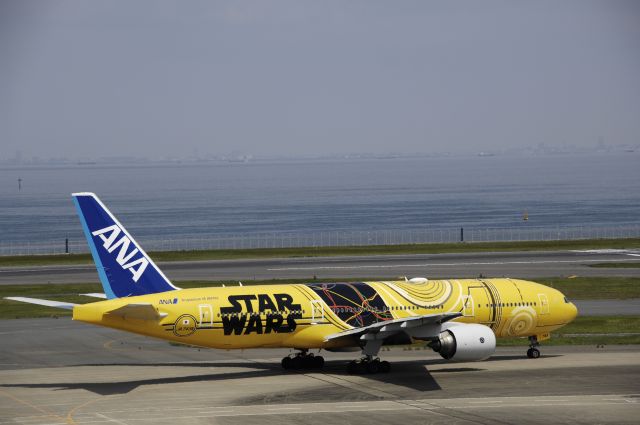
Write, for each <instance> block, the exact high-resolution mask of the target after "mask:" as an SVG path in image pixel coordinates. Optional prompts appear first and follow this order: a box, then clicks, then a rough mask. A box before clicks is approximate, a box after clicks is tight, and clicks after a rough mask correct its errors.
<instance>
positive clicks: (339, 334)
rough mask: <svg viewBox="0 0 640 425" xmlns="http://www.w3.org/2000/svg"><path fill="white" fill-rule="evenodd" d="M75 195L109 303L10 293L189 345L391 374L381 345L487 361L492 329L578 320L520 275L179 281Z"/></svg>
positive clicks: (565, 304)
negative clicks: (348, 355)
mask: <svg viewBox="0 0 640 425" xmlns="http://www.w3.org/2000/svg"><path fill="white" fill-rule="evenodd" d="M72 196H73V200H74V202H75V205H76V208H77V210H78V215H79V216H80V221H81V223H82V228H83V230H84V233H85V235H86V237H87V242H88V244H89V248H90V249H91V254H92V256H93V259H94V261H95V263H96V268H97V270H98V276H99V278H100V281H101V283H102V286H103V288H104V294H94V296H98V297H101V298H105V299H104V300H101V301H98V302H92V303H88V304H71V303H64V302H58V301H48V300H41V299H35V298H25V297H9V299H12V300H16V301H23V302H30V303H35V304H42V305H47V306H51V307H59V308H66V309H72V310H73V319H74V320H79V321H82V322H87V323H91V324H94V325H100V326H106V327H110V328H114V329H119V330H123V331H128V332H134V333H137V334H141V335H146V336H150V337H155V338H161V339H165V340H169V341H174V342H178V343H183V344H189V345H194V346H200V347H212V348H223V349H234V348H255V347H286V348H291V349H294V350H295V352H294V353H292V354H290V355H289V356H287V357H285V358H283V359H282V366H283V367H284V368H285V369H300V368H321V367H322V366H323V364H324V359H323V357H322V356H320V355H318V354H313V353H311V352H310V350H313V351H315V350H316V349H318V350H321V349H323V350H328V351H347V350H356V351H359V350H361V351H362V358H360V359H358V360H353V361H351V362H350V363H349V364H348V369H349V371H350V372H353V373H357V372H365V371H366V372H369V373H376V372H388V371H389V369H390V364H389V363H388V362H387V361H381V360H380V359H379V358H378V353H379V351H380V348H381V347H382V346H383V345H397V344H409V343H412V342H415V341H424V342H425V343H426V344H428V346H429V347H431V348H432V349H433V350H434V351H436V352H438V353H439V354H440V355H441V356H442V357H443V358H445V359H450V360H459V361H472V360H482V359H485V358H487V357H489V356H491V355H492V354H493V353H494V351H495V348H496V337H528V338H529V342H530V348H529V350H528V351H527V355H528V357H530V358H537V357H539V356H540V351H539V350H538V348H537V346H538V345H539V341H541V340H544V339H547V338H549V336H550V332H552V331H554V330H556V329H558V328H560V327H562V326H564V325H566V324H567V323H569V322H571V321H572V320H573V319H574V318H575V317H576V314H577V309H576V307H575V305H574V304H573V303H571V302H569V301H568V300H567V298H566V297H565V296H564V295H563V294H562V293H561V292H559V291H557V290H555V289H553V288H550V287H547V286H544V285H540V284H538V283H534V282H529V281H524V280H518V279H508V278H500V279H484V278H482V279H449V280H428V279H425V278H414V279H410V280H407V279H405V280H401V281H379V282H348V283H300V284H291V285H259V286H232V287H230V286H227V287H212V288H193V289H180V288H178V287H176V286H174V285H173V284H172V283H171V282H170V281H169V279H168V278H167V277H166V276H165V275H164V274H163V273H162V271H160V269H159V268H158V267H157V266H156V264H155V263H154V262H153V261H152V260H151V258H150V257H149V256H148V255H147V254H146V252H145V251H144V250H143V249H142V247H140V245H138V243H136V241H135V240H134V239H133V237H132V236H131V235H130V234H129V233H128V232H127V230H125V228H124V226H122V224H120V222H119V221H118V220H117V219H116V218H115V217H114V216H113V214H111V212H110V211H109V210H108V209H107V208H106V207H105V206H104V204H103V203H102V202H101V201H100V199H98V197H97V196H96V195H95V194H93V193H74V194H73V195H72Z"/></svg>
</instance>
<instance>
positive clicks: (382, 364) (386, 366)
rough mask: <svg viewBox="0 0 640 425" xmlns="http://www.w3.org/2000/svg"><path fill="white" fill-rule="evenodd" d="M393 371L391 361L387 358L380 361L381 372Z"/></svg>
mask: <svg viewBox="0 0 640 425" xmlns="http://www.w3.org/2000/svg"><path fill="white" fill-rule="evenodd" d="M390 371H391V363H389V362H388V361H386V360H383V361H381V362H380V372H382V373H389V372H390Z"/></svg>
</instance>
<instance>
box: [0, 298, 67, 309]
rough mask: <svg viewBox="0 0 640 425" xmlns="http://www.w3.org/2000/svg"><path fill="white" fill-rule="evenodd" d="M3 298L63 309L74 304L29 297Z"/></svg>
mask: <svg viewBox="0 0 640 425" xmlns="http://www.w3.org/2000/svg"><path fill="white" fill-rule="evenodd" d="M4 299H5V300H11V301H20V302H23V303H29V304H37V305H44V306H47V307H55V308H63V309H65V310H73V307H74V306H75V305H76V304H73V303H65V302H62V301H51V300H42V299H40V298H29V297H5V298H4Z"/></svg>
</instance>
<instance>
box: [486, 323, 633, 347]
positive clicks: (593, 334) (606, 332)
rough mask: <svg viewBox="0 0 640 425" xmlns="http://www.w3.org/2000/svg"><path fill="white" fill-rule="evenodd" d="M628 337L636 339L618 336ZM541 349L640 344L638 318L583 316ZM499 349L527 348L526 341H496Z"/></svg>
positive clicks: (511, 339)
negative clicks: (508, 347)
mask: <svg viewBox="0 0 640 425" xmlns="http://www.w3.org/2000/svg"><path fill="white" fill-rule="evenodd" d="M624 333H631V334H635V335H618V334H624ZM542 344H543V345H598V344H604V345H614V344H640V316H584V317H577V318H576V319H575V320H574V321H573V322H571V323H569V324H568V325H567V326H565V327H563V328H560V329H559V330H558V331H556V332H553V333H552V334H551V339H550V340H547V341H543V342H542ZM498 345H499V346H516V345H524V346H526V345H529V341H528V340H527V338H504V339H498Z"/></svg>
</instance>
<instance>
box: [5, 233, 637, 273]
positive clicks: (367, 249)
mask: <svg viewBox="0 0 640 425" xmlns="http://www.w3.org/2000/svg"><path fill="white" fill-rule="evenodd" d="M602 248H612V249H613V248H617V249H630V248H640V239H639V238H629V239H589V240H577V241H530V242H465V243H431V244H406V245H371V246H347V247H317V248H313V247H309V248H265V249H216V250H202V251H158V252H151V253H150V255H151V257H152V258H153V259H154V260H155V261H158V262H162V261H198V260H230V259H250V258H276V257H279V258H295V257H322V256H345V255H393V254H438V253H462V252H489V251H544V250H569V249H602ZM91 261H92V260H91V256H90V255H89V254H60V255H30V256H26V255H25V256H22V255H20V256H2V257H0V267H8V266H33V265H55V264H88V263H91Z"/></svg>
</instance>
